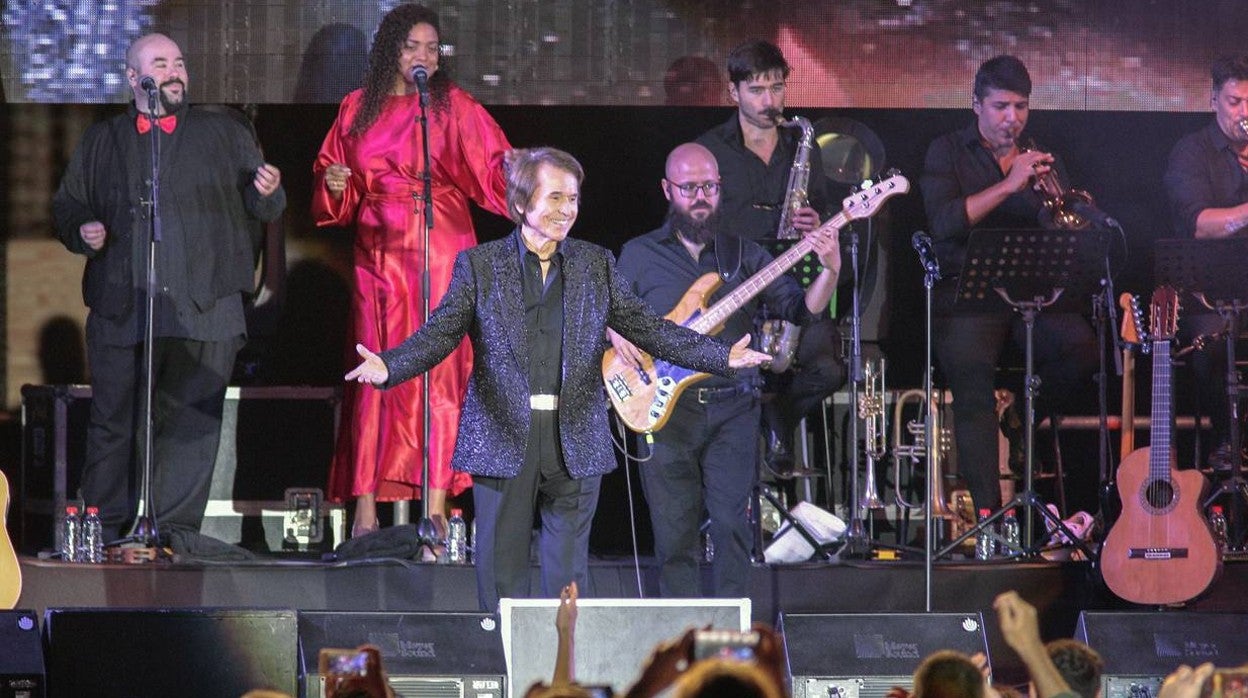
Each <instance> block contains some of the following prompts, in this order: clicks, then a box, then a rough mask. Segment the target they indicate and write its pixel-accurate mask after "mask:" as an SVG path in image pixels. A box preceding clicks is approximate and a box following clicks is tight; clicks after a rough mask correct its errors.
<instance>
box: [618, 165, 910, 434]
mask: <svg viewBox="0 0 1248 698" xmlns="http://www.w3.org/2000/svg"><path fill="white" fill-rule="evenodd" d="M908 191H910V182H909V181H908V180H907V179H906V178H905V177H903V176H901V175H893V176H891V177H889V178H888V179H885V180H883V181H881V182H879V183H877V184H874V185H872V186H870V187H867V188H865V189H863V190H862V191H859V192H857V193H855V194H852V195H850V196H848V197H846V198H845V200H844V201H843V202H842V204H843V208H842V210H841V212H840V213H838V214H836V215H835V216H833V217H832V218H830V219H829V220H828V221H827V222H826V223H824V224H823V225H822V226H820V230H825V229H837V230H839V229H840V228H842V227H844V226H845V224H847V223H849V222H850V221H852V220H855V219H858V218H869V217H870V216H872V215H873V214H874V213H875V212H876V211H877V210H878V209H879V208H880V205H881V204H883V203H884V201H885V200H886V199H888V198H889V197H891V196H893V195H895V194H904V193H905V192H908ZM813 248H814V242H813V241H812V239H811V238H810V237H809V236H807V237H805V238H803V239H801V240H799V241H798V242H797V243H796V244H794V245H793V246H792V247H790V248H789V249H788V250H787V251H786V252H784V253H783V254H781V255H780V256H779V257H776V258H775V259H774V260H772V262H771V263H770V264H768V265H767V266H765V267H763V268H762V269H760V270H759V271H758V273H757V274H755V275H754V276H751V277H750V278H749V279H747V280H746V281H745V282H744V283H742V284H741V285H740V286H739V287H737V288H736V289H735V290H733V292H732V293H729V294H728V295H726V296H724V297H723V298H721V299H720V300H719V301H718V302H716V303H715V304H714V305H713V306H711V307H709V308H708V307H707V301H708V299H709V298H710V297H711V294H712V293H714V292H715V290H716V289H717V288H719V286H720V284H722V283H723V282H722V281H721V280H720V278H719V275H718V274H714V273H710V274H704V275H702V276H701V277H699V278H698V280H697V281H694V282H693V285H691V286H690V287H689V290H688V291H685V295H684V297H682V298H681V300H680V302H679V303H677V304H676V307H675V308H673V309H672V311H671V312H669V313H668V314H667V319H668V320H671V321H672V322H675V323H677V324H680V325H684V326H685V327H688V328H690V329H693V330H697V331H698V332H700V333H702V334H714V333H716V332H719V331H720V330H721V329H723V325H724V322H725V321H727V319H728V318H729V317H730V316H731V315H732V314H733V313H735V312H736V311H737V310H738V309H740V308H741V306H743V305H745V304H746V303H748V302H749V300H750V299H751V298H753V297H754V296H756V295H758V294H759V293H761V292H762V290H763V289H765V288H767V286H769V285H770V284H771V283H772V282H773V281H775V280H776V279H778V278H780V275H781V274H784V273H785V272H786V271H788V270H789V269H790V268H791V267H793V266H794V265H796V264H797V263H798V262H799V261H801V259H802V257H805V256H806V255H807V254H808V253H810V251H811V250H812V249H813ZM707 375H708V374H706V373H701V372H698V371H693V370H690V369H687V368H683V367H681V366H676V365H674V364H670V363H668V362H666V361H661V360H659V361H656V360H655V359H654V358H653V357H651V356H649V355H645V356H643V357H642V360H641V362H640V363H639V364H636V365H634V364H631V363H628V362H626V361H623V360H621V359H620V358H619V357H618V356H617V354H616V351H615V349H608V350H607V352H606V354H604V355H603V357H602V379H603V382H604V383H605V384H606V386H607V395H608V397H610V398H611V404H612V406H614V407H615V411H616V414H618V415H619V416H620V419H622V420H623V421H624V423H625V424H626V425H628V428H629V429H632V430H633V431H636V432H640V433H646V432H654V431H658V430H659V429H662V428H663V425H664V424H667V420H668V418H669V417H670V416H671V408H672V406H673V405H675V404H676V400H677V398H679V397H680V394H681V393H682V392H684V390H685V389H686V388H688V387H689V386H690V385H693V384H694V383H697V382H698V381H700V380H702V379H703V378H706V377H707Z"/></svg>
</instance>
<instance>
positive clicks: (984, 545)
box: [975, 509, 996, 560]
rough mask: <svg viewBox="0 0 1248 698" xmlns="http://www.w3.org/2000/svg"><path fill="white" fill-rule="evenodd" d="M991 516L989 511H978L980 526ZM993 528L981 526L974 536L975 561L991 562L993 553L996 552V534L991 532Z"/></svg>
mask: <svg viewBox="0 0 1248 698" xmlns="http://www.w3.org/2000/svg"><path fill="white" fill-rule="evenodd" d="M991 514H992V510H991V509H980V510H979V521H980V523H981V525H982V524H983V521H984V520H985V519H987V518H988V516H989V515H991ZM992 529H993V526H991V525H983V526H982V527H981V528H980V529H979V535H977V536H975V559H976V560H991V559H992V556H993V553H995V552H996V540H995V538H996V532H995V531H993V530H992Z"/></svg>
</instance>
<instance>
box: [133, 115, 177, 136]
mask: <svg viewBox="0 0 1248 698" xmlns="http://www.w3.org/2000/svg"><path fill="white" fill-rule="evenodd" d="M156 123H158V124H160V130H161V131H164V132H165V133H173V129H174V128H176V127H177V125H178V115H177V114H170V115H168V116H162V117H160V118H158V119H156ZM134 127H135V128H136V129H138V131H139V133H147V132H148V131H151V130H152V121H151V117H149V116H148V115H147V114H139V116H138V118H137V119H136V120H135V122H134Z"/></svg>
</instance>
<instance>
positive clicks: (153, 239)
mask: <svg viewBox="0 0 1248 698" xmlns="http://www.w3.org/2000/svg"><path fill="white" fill-rule="evenodd" d="M159 92H160V91H159V88H157V89H154V90H149V91H148V93H147V119H148V123H149V124H150V125H151V130H150V131H149V133H151V134H152V157H151V179H150V180H148V194H149V197H148V200H147V201H144V202H143V203H144V204H145V205H146V206H147V212H148V229H149V232H150V236H149V239H148V244H147V290H146V292H145V294H144V300H143V378H142V384H143V411H142V419H143V424H142V428H143V468H142V470H141V471H140V474H139V497H138V500H139V501H138V512H137V514H136V515H135V519H134V526H133V527H132V528H131V529H130V531H129V533H127V534H126V536H125V537H124V538H122V539H121V541H119V542H120V543H123V544H127V543H128V544H137V546H138V547H142V548H155V547H157V546H158V545H159V541H160V527H159V525H158V524H157V522H156V502H155V498H154V497H153V495H152V477H153V472H152V471H153V462H152V460H153V458H152V392H153V388H154V387H155V386H154V385H153V383H154V381H153V378H154V376H155V370H154V367H153V364H154V356H153V355H154V351H153V346H152V345H153V344H154V343H155V341H156V337H155V334H156V322H155V317H156V247H157V243H159V242H160V240H161V230H160V141H161V138H160V135H161V134H160V126H159V125H158V124H157V123H156V117H155V114H156V107H157V106H158V104H159Z"/></svg>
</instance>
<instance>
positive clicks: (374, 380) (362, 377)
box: [345, 344, 390, 385]
mask: <svg viewBox="0 0 1248 698" xmlns="http://www.w3.org/2000/svg"><path fill="white" fill-rule="evenodd" d="M355 352H356V353H357V354H359V355H360V356H362V357H364V361H363V362H361V363H360V365H359V366H356V367H355V368H353V369H351V370H350V371H349V372H348V373H347V375H346V376H345V378H346V380H349V381H356V382H359V383H371V384H372V385H381V384H382V383H385V382H386V381H388V380H390V369H388V368H386V362H384V361H382V360H381V357H380V356H377V355H376V354H374V353H373V352H371V351H369V350H368V347H366V346H364V345H363V344H357V345H355Z"/></svg>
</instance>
